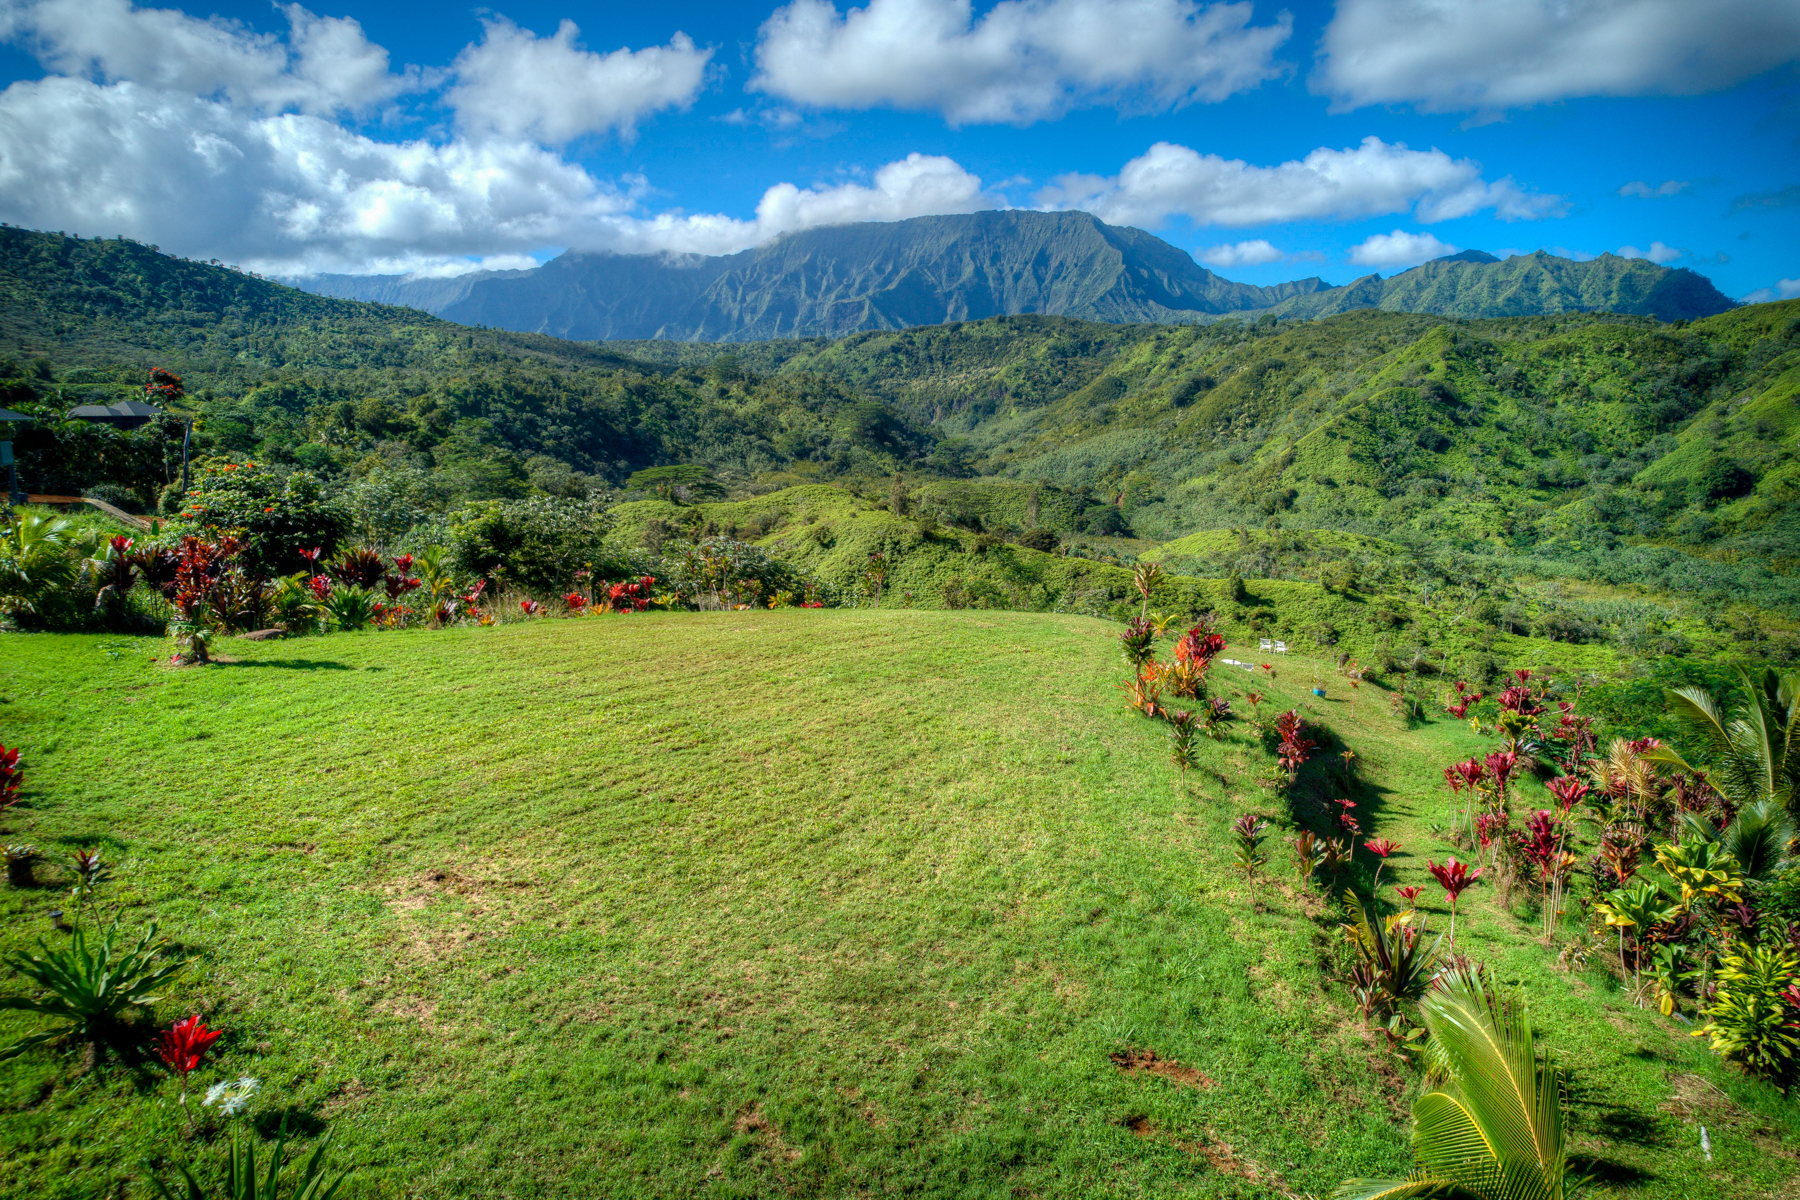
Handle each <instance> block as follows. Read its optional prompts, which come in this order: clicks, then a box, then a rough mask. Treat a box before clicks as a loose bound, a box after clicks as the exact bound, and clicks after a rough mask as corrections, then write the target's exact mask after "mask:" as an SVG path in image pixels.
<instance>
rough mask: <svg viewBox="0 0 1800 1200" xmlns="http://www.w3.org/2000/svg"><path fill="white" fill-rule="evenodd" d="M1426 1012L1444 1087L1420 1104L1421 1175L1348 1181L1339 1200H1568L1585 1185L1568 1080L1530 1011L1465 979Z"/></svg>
mask: <svg viewBox="0 0 1800 1200" xmlns="http://www.w3.org/2000/svg"><path fill="white" fill-rule="evenodd" d="M1419 1008H1420V1011H1421V1012H1422V1013H1423V1015H1424V1018H1425V1028H1426V1029H1427V1030H1428V1031H1429V1032H1430V1034H1431V1040H1430V1042H1429V1043H1427V1047H1426V1051H1425V1053H1426V1061H1427V1063H1428V1064H1429V1066H1430V1068H1431V1073H1432V1077H1433V1078H1434V1079H1437V1080H1438V1081H1439V1083H1438V1086H1437V1087H1435V1088H1434V1089H1433V1090H1432V1091H1430V1092H1428V1093H1426V1094H1425V1095H1424V1096H1421V1097H1420V1098H1419V1099H1418V1101H1417V1102H1415V1103H1414V1104H1413V1155H1414V1157H1416V1158H1417V1159H1418V1163H1419V1165H1418V1168H1417V1169H1416V1170H1414V1171H1413V1173H1412V1174H1411V1175H1409V1176H1408V1177H1407V1178H1405V1179H1351V1180H1347V1181H1345V1182H1344V1183H1341V1184H1339V1185H1338V1189H1337V1191H1336V1192H1334V1193H1333V1198H1334V1200H1400V1198H1401V1197H1407V1196H1439V1195H1455V1196H1473V1197H1478V1198H1479V1200H1568V1198H1569V1197H1570V1196H1572V1195H1573V1194H1574V1192H1575V1189H1576V1188H1577V1187H1578V1186H1579V1181H1578V1180H1576V1179H1574V1178H1572V1177H1571V1176H1570V1174H1569V1166H1568V1159H1567V1136H1566V1130H1565V1127H1564V1123H1563V1108H1562V1093H1563V1080H1562V1073H1561V1072H1560V1071H1559V1070H1558V1069H1557V1068H1556V1066H1555V1065H1554V1064H1553V1063H1552V1062H1551V1061H1550V1060H1549V1059H1548V1057H1546V1058H1545V1059H1543V1060H1542V1061H1540V1060H1539V1059H1538V1056H1537V1052H1536V1051H1535V1050H1534V1049H1533V1048H1532V1044H1531V1023H1530V1021H1529V1020H1527V1019H1526V1016H1525V1010H1524V1008H1523V1006H1522V1005H1521V1004H1519V1003H1518V1002H1517V1001H1514V1000H1509V999H1507V998H1506V997H1503V996H1501V995H1499V994H1498V993H1497V992H1495V991H1494V990H1493V989H1492V988H1491V987H1490V986H1489V984H1488V983H1487V981H1486V980H1484V979H1483V978H1482V977H1481V975H1480V973H1479V972H1478V971H1475V970H1469V969H1464V970H1458V971H1453V972H1450V973H1447V974H1445V975H1443V976H1440V977H1439V979H1438V982H1437V983H1436V984H1435V985H1434V986H1433V988H1432V990H1431V992H1430V993H1428V994H1427V995H1426V997H1425V999H1424V1000H1423V1001H1421V1002H1420V1004H1419Z"/></svg>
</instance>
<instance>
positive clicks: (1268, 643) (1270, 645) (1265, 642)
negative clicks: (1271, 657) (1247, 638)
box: [1256, 638, 1275, 650]
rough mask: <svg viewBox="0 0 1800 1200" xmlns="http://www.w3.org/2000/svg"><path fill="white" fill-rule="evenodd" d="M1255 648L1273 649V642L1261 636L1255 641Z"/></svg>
mask: <svg viewBox="0 0 1800 1200" xmlns="http://www.w3.org/2000/svg"><path fill="white" fill-rule="evenodd" d="M1256 648H1257V649H1258V650H1273V649H1274V648H1275V643H1274V642H1271V641H1270V640H1269V639H1268V638H1263V639H1262V640H1261V641H1259V642H1257V643H1256Z"/></svg>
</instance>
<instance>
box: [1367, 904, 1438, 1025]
mask: <svg viewBox="0 0 1800 1200" xmlns="http://www.w3.org/2000/svg"><path fill="white" fill-rule="evenodd" d="M1358 910H1359V911H1358V913H1357V918H1356V923H1355V924H1353V925H1345V926H1344V927H1343V928H1344V936H1345V937H1346V938H1347V939H1348V940H1349V942H1350V945H1351V947H1352V949H1354V950H1355V952H1356V957H1357V965H1358V966H1360V967H1361V968H1362V969H1361V970H1360V971H1353V972H1352V973H1351V978H1352V980H1353V986H1354V987H1356V988H1357V989H1363V990H1364V994H1359V995H1358V997H1357V1000H1358V1004H1359V1005H1360V1006H1361V1007H1362V1009H1363V1015H1364V1016H1365V1017H1369V1016H1373V1015H1375V1014H1377V1013H1379V1014H1381V1015H1384V1016H1391V1015H1393V1014H1394V1013H1396V1012H1397V1011H1398V1010H1399V1008H1400V1006H1401V1005H1402V1004H1404V1003H1406V1002H1407V1001H1411V1000H1417V999H1418V998H1419V997H1420V996H1423V995H1424V994H1425V989H1426V988H1427V987H1428V986H1430V984H1431V980H1432V977H1433V974H1434V973H1435V971H1436V969H1437V963H1438V946H1439V944H1440V943H1441V942H1442V941H1443V939H1442V938H1438V939H1436V940H1434V941H1432V942H1431V943H1430V944H1429V945H1427V944H1426V942H1425V936H1424V934H1425V931H1424V928H1423V927H1422V926H1420V925H1415V924H1413V921H1412V917H1413V913H1412V912H1410V911H1408V912H1403V913H1397V914H1395V915H1394V916H1392V917H1389V918H1387V919H1386V920H1385V921H1384V920H1382V919H1381V917H1380V916H1379V915H1378V914H1377V913H1376V912H1375V911H1374V910H1373V909H1372V908H1370V907H1369V904H1368V902H1367V901H1359V903H1358Z"/></svg>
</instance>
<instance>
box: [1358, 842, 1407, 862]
mask: <svg viewBox="0 0 1800 1200" xmlns="http://www.w3.org/2000/svg"><path fill="white" fill-rule="evenodd" d="M1363 849H1364V850H1367V851H1368V852H1369V853H1370V854H1379V855H1380V856H1381V857H1382V858H1386V857H1387V856H1388V855H1390V854H1392V853H1393V852H1394V851H1396V850H1398V849H1400V843H1399V842H1390V841H1388V840H1387V839H1386V838H1375V839H1374V840H1372V841H1367V842H1364V843H1363Z"/></svg>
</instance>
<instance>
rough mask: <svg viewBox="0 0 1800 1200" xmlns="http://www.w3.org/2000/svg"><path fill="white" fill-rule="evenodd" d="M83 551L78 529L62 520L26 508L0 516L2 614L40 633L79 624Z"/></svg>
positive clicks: (0, 611) (0, 610) (0, 591)
mask: <svg viewBox="0 0 1800 1200" xmlns="http://www.w3.org/2000/svg"><path fill="white" fill-rule="evenodd" d="M82 547H83V538H82V536H81V534H80V531H78V530H77V529H76V528H75V526H74V525H73V524H72V523H71V522H69V521H67V520H65V519H63V518H61V517H56V516H52V515H51V514H49V513H45V512H37V511H33V510H29V509H27V510H22V511H20V512H18V513H16V514H15V515H13V516H11V517H7V518H0V616H9V617H11V618H13V620H15V621H18V622H19V623H20V624H23V625H27V626H30V627H33V628H40V629H41V628H46V627H51V628H54V627H58V626H67V625H70V624H73V623H75V622H76V621H77V620H79V619H80V617H81V616H83V615H84V614H83V613H81V612H80V611H79V609H80V607H81V606H78V605H77V604H76V602H75V599H74V590H75V586H76V583H77V581H78V579H79V578H80V574H81V559H82V557H83V554H82Z"/></svg>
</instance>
